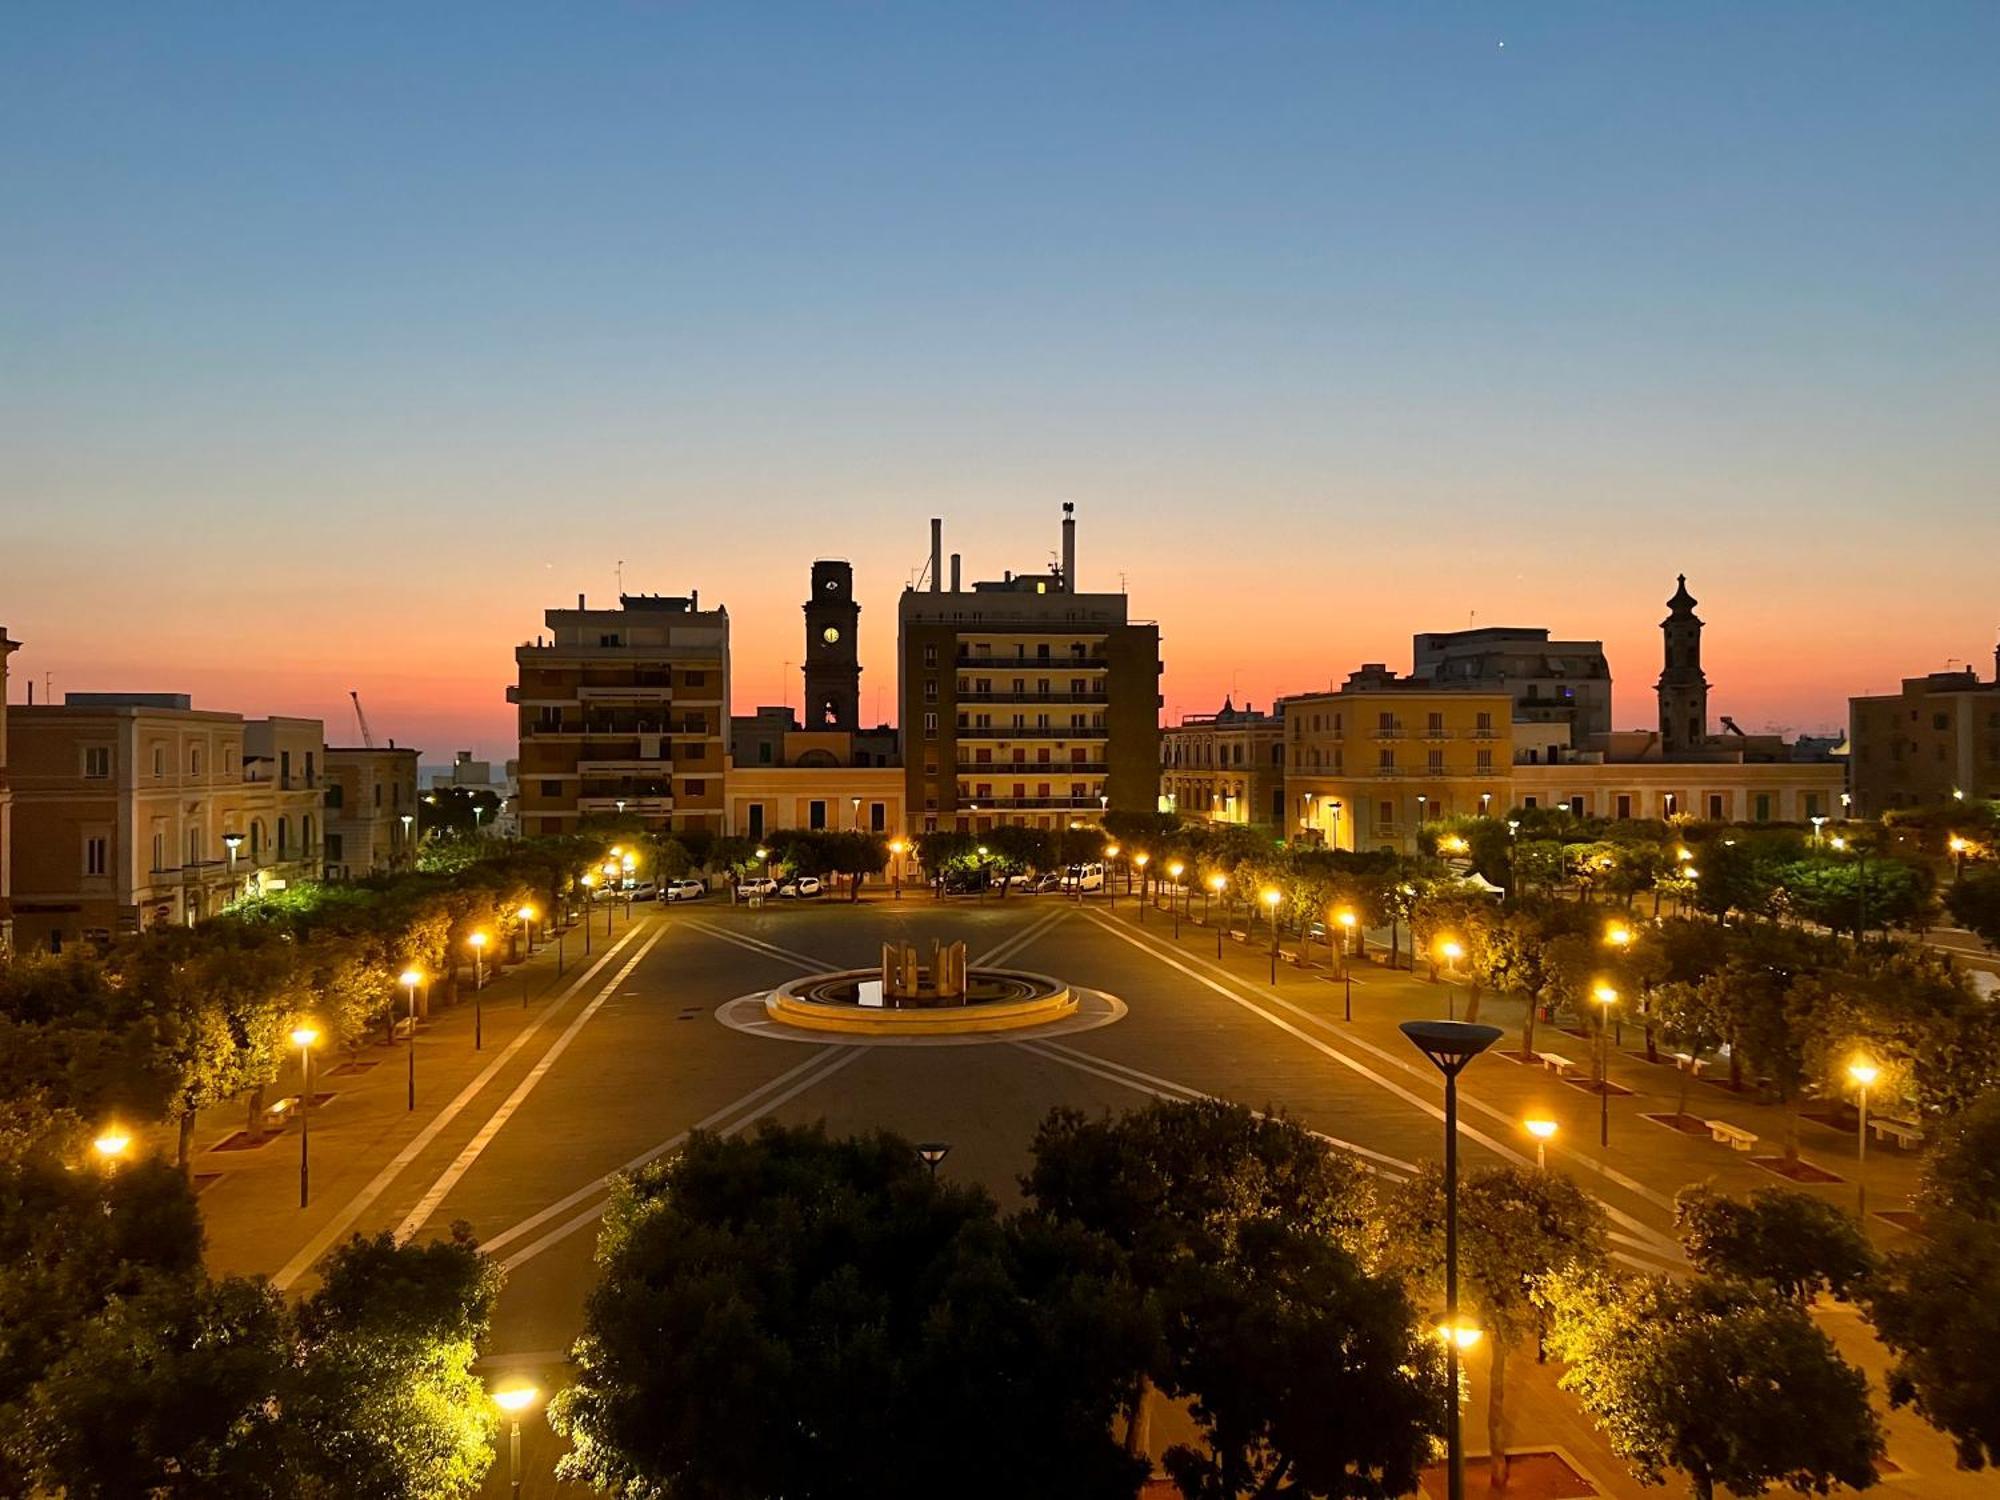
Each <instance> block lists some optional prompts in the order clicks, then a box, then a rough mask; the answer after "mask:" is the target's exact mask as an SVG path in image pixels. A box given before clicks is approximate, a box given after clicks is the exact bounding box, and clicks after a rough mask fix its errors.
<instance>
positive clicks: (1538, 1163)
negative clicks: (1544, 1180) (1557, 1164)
mask: <svg viewBox="0 0 2000 1500" xmlns="http://www.w3.org/2000/svg"><path fill="white" fill-rule="evenodd" d="M1521 1127H1522V1129H1524V1130H1526V1131H1527V1132H1528V1134H1529V1135H1531V1136H1533V1137H1534V1138H1535V1170H1536V1171H1538V1172H1546V1171H1548V1169H1549V1142H1550V1141H1552V1140H1554V1139H1555V1135H1556V1122H1555V1121H1554V1120H1551V1119H1549V1118H1548V1117H1547V1116H1546V1115H1536V1116H1531V1117H1529V1118H1528V1119H1525V1120H1523V1121H1522V1122H1521Z"/></svg>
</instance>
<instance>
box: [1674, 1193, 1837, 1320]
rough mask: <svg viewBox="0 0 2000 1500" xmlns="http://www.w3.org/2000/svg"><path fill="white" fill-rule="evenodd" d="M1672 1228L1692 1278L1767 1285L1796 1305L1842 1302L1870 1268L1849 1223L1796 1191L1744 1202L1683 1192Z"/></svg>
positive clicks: (1756, 1195)
mask: <svg viewBox="0 0 2000 1500" xmlns="http://www.w3.org/2000/svg"><path fill="white" fill-rule="evenodd" d="M1674 1224H1675V1226H1676V1227H1677V1228H1678V1229H1679V1230H1680V1235H1681V1246H1682V1248H1683V1249H1685V1250H1686V1251H1687V1257H1688V1260H1689V1261H1690V1262H1691V1263H1692V1264H1693V1266H1694V1268H1695V1269H1696V1270H1697V1271H1700V1272H1701V1273H1702V1274H1704V1275H1708V1276H1721V1277H1729V1278H1733V1279H1735V1280H1738V1281H1762V1282H1768V1283H1770V1285H1772V1286H1773V1287H1775V1288H1776V1289H1777V1291H1778V1293H1779V1294H1780V1295H1781V1296H1785V1297H1789V1298H1792V1299H1794V1300H1795V1301H1797V1302H1799V1303H1801V1304H1806V1303H1810V1302H1811V1301H1812V1300H1813V1298H1815V1297H1816V1296H1818V1295H1819V1294H1820V1293H1821V1292H1831V1293H1833V1295H1834V1296H1836V1297H1840V1298H1847V1297H1849V1296H1850V1295H1851V1294H1852V1293H1853V1291H1854V1289H1855V1288H1856V1287H1858V1286H1859V1285H1860V1284H1861V1283H1862V1282H1863V1281H1865V1280H1866V1279H1867V1278H1868V1276H1869V1274H1870V1273H1871V1272H1872V1271H1873V1270H1874V1268H1875V1252H1874V1250H1873V1249H1872V1248H1871V1247H1870V1245H1869V1243H1868V1237H1867V1235H1865V1234H1863V1233H1862V1231H1861V1226H1860V1225H1859V1224H1857V1223H1856V1222H1855V1221H1854V1216H1853V1215H1852V1214H1849V1213H1847V1212H1846V1211H1845V1210H1843V1209H1840V1208H1837V1207H1835V1206H1834V1205H1833V1204H1831V1203H1827V1202H1824V1201H1823V1200H1821V1199H1818V1198H1815V1197H1814V1196H1813V1195H1812V1194H1810V1193H1803V1192H1800V1191H1799V1190H1798V1189H1797V1188H1775V1187H1774V1188H1755V1189H1752V1191H1751V1193H1750V1198H1749V1201H1748V1202H1744V1201H1741V1200H1739V1199H1735V1198H1730V1197H1726V1196H1724V1195H1723V1194H1721V1193H1718V1192H1716V1191H1715V1190H1714V1189H1712V1188H1708V1187H1703V1186H1696V1187H1687V1188H1683V1189H1681V1191H1680V1193H1679V1194H1678V1195H1677V1196H1676V1197H1675V1199H1674Z"/></svg>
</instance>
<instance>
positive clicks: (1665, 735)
mask: <svg viewBox="0 0 2000 1500" xmlns="http://www.w3.org/2000/svg"><path fill="white" fill-rule="evenodd" d="M1694 606H1695V598H1694V595H1692V594H1690V593H1689V592H1688V581H1687V574H1685V573H1683V574H1681V576H1680V587H1679V588H1677V589H1675V590H1674V597H1673V598H1671V599H1669V600H1668V601H1667V617H1666V619H1664V620H1662V621H1661V622H1660V633H1661V634H1662V635H1663V636H1665V637H1666V665H1665V667H1664V669H1663V670H1662V671H1661V673H1660V681H1659V685H1658V686H1657V687H1656V688H1655V689H1654V691H1655V692H1657V693H1658V694H1659V696H1660V749H1661V750H1662V751H1663V752H1664V753H1665V754H1667V755H1669V756H1674V755H1687V754H1690V753H1692V752H1694V751H1697V750H1700V749H1702V748H1703V747H1704V746H1705V745H1706V744H1707V743H1708V678H1707V676H1706V675H1705V674H1704V673H1703V672H1702V670H1701V620H1700V619H1699V617H1697V616H1696V614H1695V612H1694Z"/></svg>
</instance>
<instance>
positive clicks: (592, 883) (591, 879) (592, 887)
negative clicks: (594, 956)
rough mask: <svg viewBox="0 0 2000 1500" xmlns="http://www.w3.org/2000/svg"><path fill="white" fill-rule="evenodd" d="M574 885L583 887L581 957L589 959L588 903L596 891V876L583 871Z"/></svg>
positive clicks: (592, 872) (593, 873)
mask: <svg viewBox="0 0 2000 1500" xmlns="http://www.w3.org/2000/svg"><path fill="white" fill-rule="evenodd" d="M576 883H577V884H578V885H580V886H582V887H583V956H584V957H585V958H588V957H590V903H591V900H592V899H593V896H594V894H595V892H596V890H597V875H596V873H595V872H594V871H591V870H585V871H584V872H583V873H582V874H581V875H579V876H577V877H576Z"/></svg>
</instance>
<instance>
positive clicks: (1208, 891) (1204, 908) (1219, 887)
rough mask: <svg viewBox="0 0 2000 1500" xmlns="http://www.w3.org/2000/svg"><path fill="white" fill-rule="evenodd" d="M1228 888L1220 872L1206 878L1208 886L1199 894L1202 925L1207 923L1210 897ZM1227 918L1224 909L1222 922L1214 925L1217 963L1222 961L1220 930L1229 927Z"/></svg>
mask: <svg viewBox="0 0 2000 1500" xmlns="http://www.w3.org/2000/svg"><path fill="white" fill-rule="evenodd" d="M1228 888H1229V877H1228V876H1227V875H1224V874H1223V873H1222V872H1221V871H1219V870H1218V871H1217V872H1216V873H1215V874H1213V875H1211V876H1209V877H1208V884H1207V885H1205V886H1204V887H1202V892H1201V919H1202V921H1203V922H1204V923H1205V922H1207V921H1208V900H1209V897H1210V896H1211V895H1214V896H1220V895H1221V894H1222V893H1223V892H1224V891H1225V890H1227V889H1228ZM1228 916H1229V913H1228V909H1227V908H1224V911H1223V920H1222V921H1220V922H1218V923H1216V926H1215V958H1216V961H1217V962H1218V963H1220V962H1221V961H1222V929H1223V928H1225V927H1227V926H1228V925H1229V921H1228Z"/></svg>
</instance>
